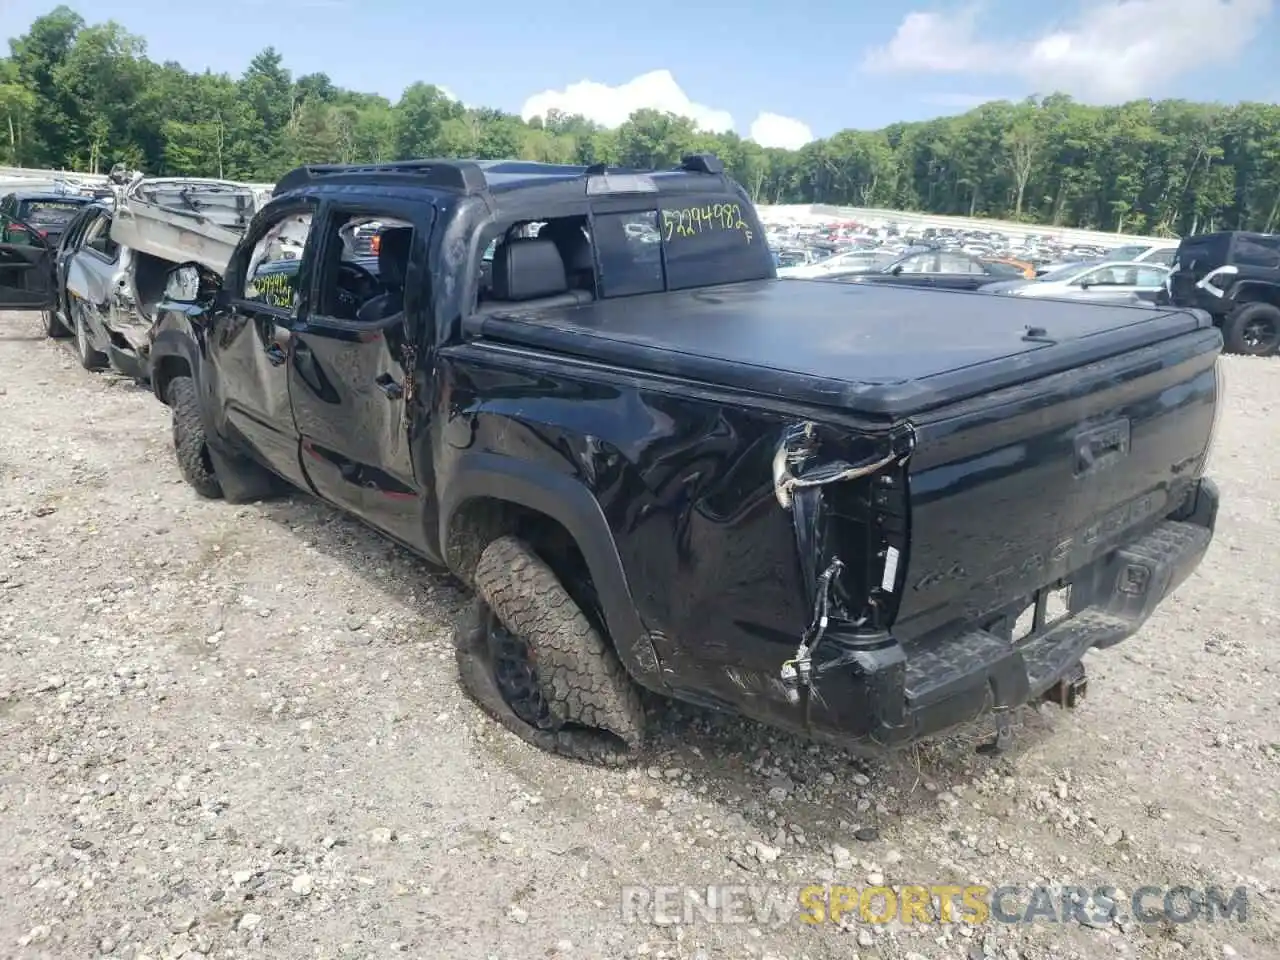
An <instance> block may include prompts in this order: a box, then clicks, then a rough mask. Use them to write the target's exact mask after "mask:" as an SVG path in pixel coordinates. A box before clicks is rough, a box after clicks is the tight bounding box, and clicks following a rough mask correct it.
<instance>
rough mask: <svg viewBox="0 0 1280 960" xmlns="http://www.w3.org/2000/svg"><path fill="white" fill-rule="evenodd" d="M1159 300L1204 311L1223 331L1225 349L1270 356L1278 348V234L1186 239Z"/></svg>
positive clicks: (1180, 245) (1279, 260) (1279, 304)
mask: <svg viewBox="0 0 1280 960" xmlns="http://www.w3.org/2000/svg"><path fill="white" fill-rule="evenodd" d="M1162 299H1163V300H1164V301H1165V302H1166V303H1173V304H1175V305H1177V306H1182V307H1199V308H1200V309H1202V310H1205V311H1207V312H1208V313H1209V314H1210V315H1212V317H1213V319H1214V322H1215V323H1216V324H1218V326H1220V327H1221V328H1222V334H1223V339H1224V340H1225V342H1226V348H1227V350H1228V351H1230V352H1232V353H1244V354H1249V355H1251V356H1255V357H1265V356H1271V355H1272V354H1274V353H1276V352H1277V350H1278V349H1280V235H1277V234H1268V233H1243V232H1240V231H1230V232H1226V233H1204V234H1199V235H1198V236H1194V237H1185V238H1184V239H1183V240H1182V242H1181V243H1180V244H1179V245H1178V254H1177V256H1176V257H1175V258H1174V261H1173V273H1172V274H1170V276H1169V281H1168V296H1167V297H1164V298H1162Z"/></svg>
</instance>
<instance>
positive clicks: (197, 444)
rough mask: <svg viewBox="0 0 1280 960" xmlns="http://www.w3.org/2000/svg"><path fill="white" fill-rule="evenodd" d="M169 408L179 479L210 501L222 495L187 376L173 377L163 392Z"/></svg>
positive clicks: (198, 398) (196, 403)
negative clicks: (180, 474) (171, 412)
mask: <svg viewBox="0 0 1280 960" xmlns="http://www.w3.org/2000/svg"><path fill="white" fill-rule="evenodd" d="M165 397H166V401H167V402H168V404H169V409H170V410H172V411H173V450H174V453H175V454H176V455H177V458H178V469H179V470H180V471H182V478H183V479H184V480H186V481H187V483H189V484H191V486H192V487H193V488H194V489H195V491H196V493H198V494H200V496H202V497H208V498H209V499H210V500H217V499H219V498H220V497H221V496H222V485H221V484H220V483H218V478H217V477H216V476H214V473H213V461H212V460H210V459H209V447H208V444H207V443H206V441H205V435H204V421H203V420H201V419H200V397H199V396H198V395H197V394H196V384H195V381H194V380H192V379H191V378H190V377H174V378H173V379H172V380H170V381H169V386H168V388H167V389H166V391H165Z"/></svg>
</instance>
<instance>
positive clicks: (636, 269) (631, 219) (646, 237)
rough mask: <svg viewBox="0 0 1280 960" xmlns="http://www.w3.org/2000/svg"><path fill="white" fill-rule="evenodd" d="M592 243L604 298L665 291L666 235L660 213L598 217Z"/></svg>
mask: <svg viewBox="0 0 1280 960" xmlns="http://www.w3.org/2000/svg"><path fill="white" fill-rule="evenodd" d="M592 240H593V241H594V243H595V250H596V262H597V264H598V269H599V276H598V278H597V279H598V281H599V287H600V296H601V297H627V296H632V295H634V294H637V293H659V292H661V291H662V290H663V288H664V287H663V277H662V235H661V234H660V233H659V232H658V213H657V211H656V210H645V211H638V212H636V213H602V214H597V215H596V216H595V218H594V221H593V226H592Z"/></svg>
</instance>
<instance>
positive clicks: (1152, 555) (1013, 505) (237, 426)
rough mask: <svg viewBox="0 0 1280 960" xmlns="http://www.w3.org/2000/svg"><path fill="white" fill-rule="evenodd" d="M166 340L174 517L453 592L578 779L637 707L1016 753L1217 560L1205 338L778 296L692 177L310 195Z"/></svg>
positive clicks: (514, 693) (881, 297) (489, 171)
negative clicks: (1092, 669) (352, 529)
mask: <svg viewBox="0 0 1280 960" xmlns="http://www.w3.org/2000/svg"><path fill="white" fill-rule="evenodd" d="M368 224H377V225H378V226H377V229H378V231H379V232H378V234H377V236H378V244H377V255H376V259H373V260H369V259H362V258H361V253H362V252H363V251H362V250H360V249H357V248H356V247H355V246H354V245H353V244H351V243H350V242H349V237H350V235H351V232H352V228H354V227H360V228H361V229H363V226H364V225H368ZM490 251H492V252H490ZM290 257H292V258H294V259H292V260H290V261H289V262H287V263H286V262H283V261H285V260H287V259H288V258H290ZM157 313H158V320H157V326H156V328H155V331H154V347H153V349H152V359H153V368H152V385H153V387H154V389H155V392H156V395H157V396H158V397H160V398H161V399H162V400H163V401H164V402H165V403H167V404H168V405H169V406H170V408H171V409H172V417H173V438H174V444H175V449H176V453H177V459H178V464H179V466H180V468H181V470H182V472H183V475H184V476H185V477H186V479H187V480H188V481H189V482H190V483H191V485H192V486H193V487H194V488H195V489H196V490H197V491H198V492H199V493H200V494H203V495H205V496H209V497H218V496H226V497H228V498H229V499H233V500H244V499H249V498H257V497H261V496H263V495H265V494H267V493H270V492H272V491H274V490H278V489H280V488H281V487H282V486H284V485H288V486H290V487H296V488H298V489H301V490H304V491H308V492H310V493H312V494H314V495H316V496H318V497H320V498H322V499H324V500H326V501H328V502H330V503H332V504H334V505H335V506H337V507H339V508H341V509H344V510H347V511H350V512H351V513H353V514H356V515H357V516H359V517H361V518H362V519H364V520H365V521H366V522H367V523H369V524H370V525H372V526H373V527H376V528H377V529H379V530H381V531H383V532H385V533H386V534H387V535H388V536H390V537H392V538H394V539H395V540H397V541H399V542H400V543H402V544H404V545H405V546H406V547H408V548H409V549H411V550H414V551H416V552H417V553H419V554H421V555H422V556H423V557H425V558H427V559H428V560H430V561H432V562H434V563H436V564H439V565H441V566H443V567H446V568H448V569H449V570H451V571H452V572H453V573H454V574H455V575H456V576H458V577H459V578H460V579H461V580H462V581H463V582H464V583H466V584H468V585H470V586H471V587H473V588H474V590H475V593H476V600H475V603H474V605H473V607H472V609H471V612H470V614H469V615H468V616H467V618H466V619H465V621H464V622H463V623H461V624H460V625H459V628H458V632H457V657H458V665H459V669H460V673H461V677H462V682H463V685H464V686H465V688H466V690H467V691H468V692H469V693H470V694H471V695H472V696H473V697H474V698H475V699H476V700H477V701H478V702H479V703H480V704H481V705H482V706H483V707H484V708H485V709H486V710H487V711H488V712H489V713H490V714H491V715H492V716H494V717H496V718H497V719H499V720H500V721H501V722H502V723H503V724H504V725H506V726H507V727H508V728H509V729H510V730H512V731H514V732H515V733H517V734H518V735H519V736H521V737H524V738H525V739H526V740H528V741H529V742H531V743H535V744H537V745H539V746H542V747H545V748H548V749H551V750H556V751H559V752H562V753H565V754H569V755H572V756H575V757H580V758H591V759H598V760H604V761H609V760H617V759H622V758H625V757H627V756H630V755H631V752H632V751H633V750H634V749H635V748H636V747H638V746H639V744H640V743H641V741H642V737H643V734H644V729H645V723H646V710H645V706H644V699H643V698H642V697H641V690H647V691H649V692H651V693H652V694H657V695H664V696H672V697H679V698H682V699H684V700H687V701H690V702H693V703H697V704H702V705H704V706H710V707H717V708H722V709H725V710H732V711H737V712H740V713H742V714H745V715H747V716H750V717H754V718H757V719H759V720H762V721H766V722H768V723H772V724H775V725H777V726H779V727H783V728H787V729H790V730H794V731H797V732H801V733H806V734H809V735H810V736H813V737H815V738H820V739H825V740H828V741H833V742H836V743H839V744H845V745H857V744H861V745H863V746H864V747H870V748H884V747H889V746H893V745H898V744H903V743H908V742H910V741H912V740H914V739H916V738H918V737H922V736H927V735H930V734H933V733H936V732H938V731H940V730H943V729H946V728H948V727H950V726H953V725H955V724H958V723H962V722H965V721H968V720H970V719H972V718H974V717H978V716H982V715H984V714H988V713H990V714H994V716H995V718H996V733H997V736H996V741H995V743H996V745H997V746H999V745H1000V744H1001V743H1002V741H1004V740H1005V739H1006V738H1007V735H1008V731H1009V729H1010V721H1009V717H1010V709H1009V708H1012V707H1016V706H1018V705H1020V704H1024V703H1027V702H1029V701H1035V700H1040V699H1043V698H1046V697H1047V698H1051V699H1053V700H1055V701H1057V702H1059V703H1063V704H1066V705H1071V704H1074V702H1075V700H1076V699H1077V698H1078V697H1079V695H1080V694H1081V693H1082V692H1083V687H1084V682H1083V670H1082V667H1081V660H1082V658H1083V657H1084V655H1085V653H1086V651H1088V650H1089V649H1090V648H1092V647H1095V646H1109V645H1111V644H1113V643H1118V642H1119V641H1121V640H1123V639H1125V638H1126V637H1128V636H1130V635H1131V634H1133V633H1134V632H1135V631H1136V630H1137V629H1138V627H1139V626H1140V625H1141V624H1142V623H1143V622H1144V621H1145V620H1146V618H1147V617H1148V616H1149V615H1150V613H1151V612H1152V611H1153V610H1154V609H1155V607H1156V605H1157V604H1159V603H1160V602H1161V600H1162V599H1163V598H1164V597H1165V596H1167V595H1168V594H1169V592H1170V591H1171V590H1173V589H1175V588H1176V587H1177V586H1178V584H1179V583H1181V582H1182V580H1183V579H1184V578H1185V577H1186V576H1187V575H1188V574H1189V573H1190V572H1191V570H1192V569H1194V568H1195V566H1196V565H1197V564H1198V563H1199V561H1200V558H1201V557H1202V555H1203V554H1204V551H1205V549H1206V548H1207V546H1208V544H1209V542H1210V539H1211V537H1212V533H1213V527H1214V522H1215V519H1214V518H1215V516H1216V509H1217V502H1218V500H1217V493H1216V489H1215V487H1214V485H1213V484H1212V482H1211V481H1209V480H1208V479H1203V478H1202V471H1203V468H1204V464H1205V459H1206V457H1207V455H1208V450H1209V444H1210V440H1211V436H1212V431H1213V424H1214V414H1215V410H1216V407H1217V397H1218V378H1217V363H1216V361H1217V357H1218V354H1219V352H1220V351H1221V347H1222V337H1221V334H1220V333H1219V332H1218V331H1217V330H1215V329H1214V328H1213V326H1212V324H1211V323H1210V322H1209V318H1208V317H1207V316H1205V315H1204V314H1202V313H1198V312H1193V311H1176V310H1174V311H1169V310H1165V311H1157V310H1151V309H1144V308H1138V307H1129V306H1103V305H1095V304H1087V305H1084V304H1075V303H1067V302H1061V301H1045V302H1037V303H1029V302H1022V301H1017V300H1015V299H1014V298H998V297H975V296H971V295H968V294H965V293H957V292H953V291H943V290H936V289H934V290H930V289H911V288H894V287H888V286H880V285H858V284H848V283H832V282H825V281H820V280H814V281H808V282H797V281H785V280H779V279H777V277H776V274H775V269H774V265H773V259H772V257H771V255H770V252H769V248H768V245H767V243H766V239H765V233H764V230H763V229H762V227H761V224H760V221H759V219H758V217H757V215H756V212H755V210H754V208H753V207H752V205H751V203H750V201H749V200H748V198H747V196H746V194H745V192H744V191H743V190H742V188H741V187H740V186H739V185H738V184H736V183H735V182H733V181H732V180H730V179H729V178H728V177H726V176H725V174H724V172H723V167H722V166H721V164H720V162H719V161H718V160H717V159H716V158H714V157H709V156H692V157H688V158H686V159H685V161H684V162H683V163H682V164H681V166H680V167H678V168H676V169H671V170H664V171H649V172H644V171H628V170H615V169H607V168H605V167H604V166H595V167H568V166H555V165H550V164H541V163H528V162H522V161H458V160H454V161H449V160H423V161H412V162H403V163H394V164H385V165H377V166H359V167H353V166H321V167H305V168H300V169H298V170H295V171H293V172H292V173H290V174H288V175H286V176H285V177H284V179H283V180H281V181H280V183H279V184H278V185H277V186H276V190H275V197H274V199H273V200H272V201H271V202H270V203H269V204H267V205H266V206H265V207H264V208H263V209H262V210H260V211H259V212H258V214H257V215H256V216H255V218H254V220H253V222H252V223H251V224H250V226H249V228H248V230H247V232H246V233H245V236H244V238H243V240H242V241H241V243H240V246H239V247H238V249H237V250H236V252H235V253H234V254H233V255H232V257H231V259H230V261H229V263H228V265H227V268H226V271H225V276H222V277H218V276H214V275H212V274H210V273H208V272H207V271H206V270H204V269H203V268H201V267H199V266H197V265H194V264H186V265H183V266H180V267H178V268H176V269H175V271H174V272H173V273H172V274H171V276H170V287H169V290H168V300H167V302H164V303H162V304H161V305H160V307H159V308H158V311H157ZM1171 397H1176V402H1168V398H1171Z"/></svg>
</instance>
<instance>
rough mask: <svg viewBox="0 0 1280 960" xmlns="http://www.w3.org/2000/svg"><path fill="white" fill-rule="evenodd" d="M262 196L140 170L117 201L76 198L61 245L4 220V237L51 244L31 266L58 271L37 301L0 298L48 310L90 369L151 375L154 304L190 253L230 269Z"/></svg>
mask: <svg viewBox="0 0 1280 960" xmlns="http://www.w3.org/2000/svg"><path fill="white" fill-rule="evenodd" d="M71 199H78V198H74V197H73V198H71ZM263 199H264V198H263V197H262V196H261V194H260V192H259V191H257V190H255V188H254V187H252V186H251V185H248V184H242V183H234V182H231V181H225V180H204V179H195V178H147V177H143V176H140V175H135V176H133V177H131V178H128V179H126V180H124V181H123V182H119V183H117V184H116V189H115V194H114V196H113V198H112V200H110V201H105V202H104V201H93V200H86V201H85V202H84V203H82V204H80V203H78V204H77V206H76V207H75V213H74V215H73V217H72V219H71V220H70V221H68V222H67V224H66V225H65V231H64V232H63V233H62V234H61V239H60V241H59V242H57V243H55V242H53V240H51V239H49V238H47V237H43V236H37V235H35V234H33V233H31V232H29V231H24V230H23V228H22V227H21V226H13V227H6V228H5V229H6V235H8V234H9V233H10V232H12V233H13V235H14V236H15V237H19V238H23V239H26V240H28V241H30V244H31V245H32V246H35V247H45V248H48V250H49V253H48V255H47V256H45V257H44V259H43V260H42V261H41V262H42V264H44V265H45V266H41V267H39V268H35V267H33V269H40V270H44V269H46V268H51V271H52V273H51V276H49V277H48V278H43V277H42V278H39V279H40V282H41V286H40V291H41V292H40V294H39V297H40V299H39V300H37V299H36V295H35V294H33V295H32V297H31V298H30V302H28V303H23V304H14V305H12V306H10V305H9V304H7V303H2V302H0V305H4V306H9V308H10V309H43V310H44V327H45V333H46V335H48V336H50V337H66V336H74V342H75V350H76V356H77V358H78V359H79V360H80V363H81V365H82V366H84V367H85V369H87V370H100V369H103V368H105V367H107V366H108V365H110V366H111V367H113V368H115V369H116V370H117V371H119V372H120V373H123V374H124V375H126V376H130V377H134V378H136V379H138V380H142V381H145V380H147V379H149V377H150V357H149V352H150V349H151V325H152V321H153V319H154V314H153V311H154V308H155V305H156V303H157V302H158V301H159V300H160V298H161V295H162V294H163V292H164V286H165V282H166V280H167V278H168V274H169V271H170V270H172V269H173V267H174V266H176V265H177V264H180V263H185V262H190V261H193V260H195V261H198V262H200V263H202V264H203V265H205V266H206V267H207V268H209V269H216V270H221V269H222V268H223V267H225V265H226V262H227V259H228V258H229V257H230V256H231V253H232V251H234V250H235V247H236V243H237V242H238V241H239V239H240V235H241V234H242V233H243V231H244V228H245V226H246V225H247V224H248V222H249V220H250V219H251V218H252V216H253V214H254V212H255V211H256V210H257V209H258V207H259V206H260V205H261V202H262V200H263ZM0 222H2V223H11V221H7V220H3V219H0ZM35 280H36V278H33V277H28V278H27V282H29V283H32V282H35ZM2 296H3V295H2V294H0V298H2Z"/></svg>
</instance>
